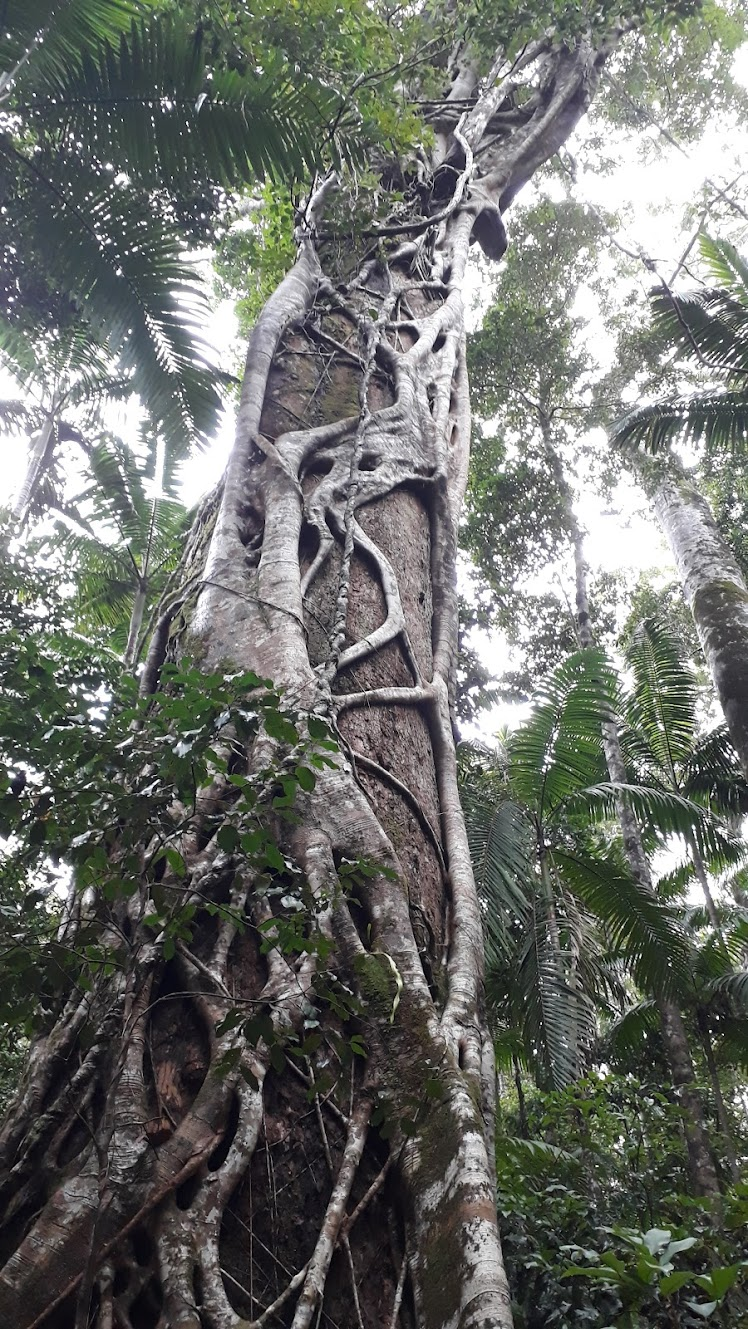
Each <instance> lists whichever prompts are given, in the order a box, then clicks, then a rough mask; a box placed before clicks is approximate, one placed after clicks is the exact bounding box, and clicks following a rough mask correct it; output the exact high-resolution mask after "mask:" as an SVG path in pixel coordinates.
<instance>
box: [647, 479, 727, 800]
mask: <svg viewBox="0 0 748 1329" xmlns="http://www.w3.org/2000/svg"><path fill="white" fill-rule="evenodd" d="M633 465H634V469H635V471H636V474H637V476H638V478H639V480H640V482H641V484H642V486H643V488H644V490H645V492H646V493H647V495H648V497H649V499H650V501H651V503H652V507H653V508H654V511H655V513H656V515H657V519H658V521H659V523H660V526H661V528H662V531H663V534H664V535H665V537H666V539H667V541H668V544H669V545H670V548H671V549H672V551H673V557H674V558H675V561H676V564H677V567H678V572H679V573H680V577H681V581H682V583H683V594H684V596H685V599H686V603H687V604H688V607H689V609H690V610H691V613H692V615H693V620H694V623H695V624H696V630H697V632H698V634H699V640H700V642H701V646H702V650H703V652H704V656H705V658H706V662H707V664H708V666H709V669H710V672H711V675H712V678H713V680H714V686H715V689H716V692H717V696H718V697H719V701H720V705H721V706H722V710H723V711H724V715H725V720H726V722H727V727H728V729H729V731H730V737H731V738H732V741H733V743H734V745H735V751H736V752H737V754H738V759H739V761H740V765H741V768H742V771H743V774H744V775H745V776H746V778H748V586H747V585H746V581H745V578H744V576H743V573H742V572H741V570H740V567H739V566H738V563H737V561H736V559H735V557H734V556H733V554H732V553H731V551H730V550H729V548H728V546H727V545H726V543H725V541H724V540H723V538H722V536H721V535H720V533H719V530H718V528H717V524H716V522H715V520H714V518H713V516H712V514H711V511H710V509H709V505H708V503H707V502H706V499H704V498H703V497H702V495H701V494H700V493H699V492H698V490H697V489H696V488H695V486H694V485H693V484H692V483H691V481H690V480H689V479H688V478H687V476H686V474H685V472H684V471H683V468H682V467H681V466H680V465H679V463H678V462H677V461H676V459H675V458H672V457H669V458H668V461H667V466H664V465H663V464H662V463H659V462H656V461H653V460H652V459H650V458H646V457H640V456H638V455H637V456H636V457H635V458H634V460H633Z"/></svg>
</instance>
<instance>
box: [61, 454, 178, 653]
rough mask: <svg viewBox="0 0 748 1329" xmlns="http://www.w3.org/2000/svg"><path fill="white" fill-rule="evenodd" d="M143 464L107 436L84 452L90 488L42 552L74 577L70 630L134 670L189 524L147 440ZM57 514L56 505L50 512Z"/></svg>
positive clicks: (70, 506) (65, 510) (74, 501)
mask: <svg viewBox="0 0 748 1329" xmlns="http://www.w3.org/2000/svg"><path fill="white" fill-rule="evenodd" d="M144 443H145V448H144V449H143V452H144V455H143V457H142V458H139V457H136V455H135V454H134V453H133V452H132V451H131V450H130V449H129V448H126V447H125V446H124V444H123V443H122V442H121V440H119V439H117V438H116V437H114V436H112V435H109V436H105V437H103V438H102V439H100V440H99V441H98V442H97V443H96V444H95V445H94V446H86V447H85V453H86V461H87V468H88V470H89V471H90V480H89V481H88V483H86V485H85V487H84V489H83V491H82V492H81V493H80V494H77V495H75V496H74V497H73V498H71V499H70V500H69V501H68V502H65V503H64V504H63V505H62V507H61V509H60V510H61V512H62V515H63V517H64V518H65V521H64V522H58V523H57V527H56V532H55V535H54V536H53V537H51V538H50V540H49V541H48V545H49V547H50V549H51V551H52V552H53V554H54V555H56V556H57V558H62V559H63V561H64V563H65V566H66V568H67V569H68V570H69V571H70V572H71V573H73V575H74V577H75V585H76V592H77V595H76V606H75V616H76V625H77V626H78V627H79V629H82V630H83V631H84V632H85V633H87V635H89V636H92V637H100V636H101V633H102V629H103V631H104V633H105V640H106V642H107V644H108V645H109V646H110V647H111V648H112V649H114V650H115V651H116V652H117V653H118V654H119V655H121V656H122V660H123V663H124V665H125V668H127V669H133V668H135V667H136V666H137V664H138V661H139V659H140V653H141V649H142V638H143V635H144V629H145V625H146V623H147V620H148V616H149V614H152V613H153V612H154V611H155V608H156V605H157V604H158V602H159V600H160V598H161V596H162V594H163V593H164V591H165V589H166V587H167V583H168V579H169V576H170V574H171V573H172V572H173V571H174V569H175V567H176V565H177V563H178V561H179V558H180V556H181V552H182V548H183V544H184V537H185V535H186V533H187V530H188V529H189V523H190V521H191V519H192V515H193V514H191V513H189V512H188V510H187V509H186V508H185V507H184V505H183V504H182V503H180V502H179V501H178V500H176V499H174V498H171V497H169V495H168V494H167V493H165V492H164V488H163V485H164V479H165V478H166V477H165V475H164V466H163V460H164V451H163V448H162V447H159V446H158V444H157V443H156V441H155V440H154V438H153V436H152V435H151V436H150V437H146V438H145V440H144ZM57 506H58V505H57Z"/></svg>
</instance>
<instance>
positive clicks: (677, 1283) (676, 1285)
mask: <svg viewBox="0 0 748 1329" xmlns="http://www.w3.org/2000/svg"><path fill="white" fill-rule="evenodd" d="M692 1280H693V1274H692V1273H691V1272H690V1270H688V1269H676V1270H675V1272H674V1273H672V1274H666V1275H665V1277H664V1278H661V1279H660V1282H659V1284H658V1291H659V1292H660V1294H661V1295H662V1296H663V1297H669V1296H670V1294H671V1293H672V1292H677V1291H678V1290H679V1289H680V1288H682V1287H685V1285H686V1283H690V1282H691V1281H692Z"/></svg>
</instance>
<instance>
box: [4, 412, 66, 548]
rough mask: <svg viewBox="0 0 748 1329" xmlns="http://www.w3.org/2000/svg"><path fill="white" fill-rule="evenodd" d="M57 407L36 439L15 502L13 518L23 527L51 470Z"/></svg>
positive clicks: (55, 438)
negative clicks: (45, 475) (41, 485)
mask: <svg viewBox="0 0 748 1329" xmlns="http://www.w3.org/2000/svg"><path fill="white" fill-rule="evenodd" d="M55 414H56V407H55V404H54V402H53V403H52V405H51V406H50V408H49V412H48V414H47V415H46V417H45V420H44V423H43V425H42V427H41V429H40V430H39V431H38V433H37V434H36V437H35V441H34V445H33V447H32V449H31V452H30V454H29V460H28V465H27V466H26V474H25V475H24V477H23V482H22V484H21V488H20V490H19V491H18V494H17V496H16V498H15V500H14V502H13V516H14V517H15V518H16V520H17V521H19V522H20V523H21V524H22V525H23V523H25V522H26V521H27V519H28V515H29V511H30V509H31V505H32V503H33V501H34V498H35V496H36V491H37V489H38V488H39V483H40V481H41V479H42V477H43V475H44V472H45V471H46V470H48V469H49V466H50V463H51V460H52V454H53V452H54V448H55V443H56V442H57V430H56V427H55Z"/></svg>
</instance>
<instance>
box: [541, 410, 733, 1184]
mask: <svg viewBox="0 0 748 1329" xmlns="http://www.w3.org/2000/svg"><path fill="white" fill-rule="evenodd" d="M545 443H546V450H547V452H548V453H549V460H550V461H551V465H552V467H553V471H554V475H555V477H556V481H557V484H558V486H559V492H560V494H561V496H562V499H563V502H564V506H565V510H566V520H567V524H568V528H569V532H570V535H571V539H572V544H573V548H574V573H575V594H576V610H577V614H576V629H577V638H578V640H579V644H580V646H582V647H588V646H593V645H594V641H595V639H594V633H593V630H592V623H591V619H590V608H589V597H588V591H587V561H586V558H585V552H584V534H583V532H582V529H581V527H580V525H579V522H578V521H577V516H576V513H575V511H574V500H573V494H572V491H571V488H570V486H569V483H568V481H567V479H566V476H565V475H564V471H563V465H562V462H561V459H560V457H559V456H558V453H557V452H556V451H555V449H554V448H553V446H552V442H551V440H550V438H549V437H546V439H545ZM602 731H603V746H604V750H605V761H606V765H607V767H608V774H609V776H610V779H611V780H612V781H614V782H615V783H616V784H625V783H627V776H626V766H625V763H624V760H623V754H622V752H621V744H620V741H619V737H618V726H617V724H616V721H615V719H614V717H613V716H610V717H609V719H607V720H605V721H604V722H603V726H602ZM616 810H617V814H618V821H619V824H620V827H621V834H622V837H623V847H624V852H625V854H626V859H627V861H628V865H629V868H630V870H631V873H632V875H633V876H634V877H635V878H636V880H637V881H638V882H639V883H640V884H641V885H642V886H644V887H645V889H646V890H648V891H650V892H653V891H654V887H653V884H652V874H651V872H650V869H649V862H648V859H647V855H646V852H645V849H644V844H643V841H642V837H641V832H640V830H639V826H638V824H637V821H636V817H635V815H634V812H633V810H632V808H631V806H630V805H629V803H628V802H627V800H626V797H625V795H623V794H620V795H619V796H618V798H617V799H616ZM657 1009H658V1012H659V1016H660V1032H661V1034H662V1041H663V1044H664V1047H665V1055H666V1057H667V1060H668V1065H669V1066H670V1073H671V1075H672V1077H673V1085H674V1087H675V1090H676V1093H677V1094H678V1097H679V1099H680V1102H681V1105H682V1108H683V1128H684V1134H685V1139H686V1148H687V1152H688V1162H689V1169H690V1173H691V1181H692V1184H693V1187H694V1190H695V1192H696V1194H697V1195H707V1196H717V1195H719V1194H720V1187H719V1180H718V1177H717V1171H716V1168H715V1164H714V1158H713V1155H712V1151H711V1147H710V1144H709V1133H708V1130H707V1126H706V1116H705V1112H704V1104H703V1102H702V1100H701V1095H700V1094H699V1091H698V1087H697V1085H696V1074H695V1070H694V1065H693V1059H692V1057H691V1051H690V1048H689V1044H688V1034H687V1031H686V1027H685V1024H684V1022H683V1016H682V1015H681V1013H680V1011H679V1010H678V1007H677V1006H676V1005H675V1004H674V1003H673V1002H672V1001H670V1000H669V999H666V998H664V997H661V996H660V997H658V998H657Z"/></svg>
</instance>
